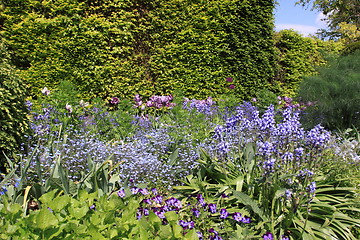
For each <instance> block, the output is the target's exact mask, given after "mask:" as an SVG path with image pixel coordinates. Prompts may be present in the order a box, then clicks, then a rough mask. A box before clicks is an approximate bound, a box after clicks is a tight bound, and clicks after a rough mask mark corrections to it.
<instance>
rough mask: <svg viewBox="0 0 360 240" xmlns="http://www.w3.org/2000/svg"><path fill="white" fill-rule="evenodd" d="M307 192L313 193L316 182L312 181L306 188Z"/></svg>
mask: <svg viewBox="0 0 360 240" xmlns="http://www.w3.org/2000/svg"><path fill="white" fill-rule="evenodd" d="M306 189H307V190H308V192H309V193H315V191H316V183H315V182H312V183H311V184H310V185H309V186H308V187H307V188H306Z"/></svg>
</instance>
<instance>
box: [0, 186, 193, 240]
mask: <svg viewBox="0 0 360 240" xmlns="http://www.w3.org/2000/svg"><path fill="white" fill-rule="evenodd" d="M39 201H40V202H39V204H40V206H41V209H40V210H38V211H30V212H29V214H28V215H27V216H22V209H21V206H20V205H19V204H8V203H6V202H5V203H4V205H0V219H1V222H2V224H1V227H0V228H1V231H0V232H1V234H0V237H1V238H2V239H8V238H12V239H24V238H26V239H29V238H31V239H39V238H40V239H60V238H63V239H94V238H95V239H154V238H155V237H156V239H191V237H194V233H195V232H193V231H192V232H193V233H188V234H189V235H188V236H187V237H185V238H182V233H181V230H182V229H181V227H180V228H175V227H174V226H176V225H177V218H176V217H175V218H169V225H162V224H161V220H160V219H159V218H158V217H157V216H156V215H155V214H154V213H152V214H151V215H150V216H149V217H148V219H147V220H145V219H142V220H140V221H139V220H137V219H136V217H135V216H136V211H137V209H138V207H139V202H138V200H137V199H136V198H135V197H130V198H126V199H121V198H119V197H118V196H116V194H113V195H111V196H110V197H107V196H102V197H98V194H97V193H96V192H95V193H92V194H89V193H87V192H86V191H81V192H79V195H78V196H77V197H76V198H71V197H70V196H69V195H61V194H59V193H58V192H57V191H51V192H48V193H46V194H44V195H43V196H42V197H41V198H40V199H39ZM195 235H196V233H195ZM192 239H194V238H192Z"/></svg>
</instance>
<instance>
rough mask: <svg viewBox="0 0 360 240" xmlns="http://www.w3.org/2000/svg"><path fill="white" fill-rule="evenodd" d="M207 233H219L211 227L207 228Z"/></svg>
mask: <svg viewBox="0 0 360 240" xmlns="http://www.w3.org/2000/svg"><path fill="white" fill-rule="evenodd" d="M209 233H214V234H215V235H219V233H218V232H217V231H216V230H215V229H213V228H210V229H209Z"/></svg>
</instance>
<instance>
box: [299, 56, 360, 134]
mask: <svg viewBox="0 0 360 240" xmlns="http://www.w3.org/2000/svg"><path fill="white" fill-rule="evenodd" d="M359 79H360V51H356V52H354V53H353V54H350V55H348V56H341V57H339V58H337V59H335V60H332V61H331V62H330V64H329V66H326V67H322V68H320V69H319V75H317V76H311V77H306V78H305V79H304V81H303V82H302V83H301V85H300V90H299V93H298V96H299V98H300V99H301V101H303V102H307V101H311V102H315V104H316V107H314V108H312V110H311V111H309V112H308V114H307V115H306V117H304V121H309V122H312V124H313V125H314V124H317V123H319V122H320V123H322V124H323V125H324V126H325V127H327V128H329V129H342V130H344V129H347V128H351V127H352V126H356V127H357V128H359V127H360V113H359V112H360V107H359V102H360V95H359V90H360V81H359Z"/></svg>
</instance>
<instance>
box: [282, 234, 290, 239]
mask: <svg viewBox="0 0 360 240" xmlns="http://www.w3.org/2000/svg"><path fill="white" fill-rule="evenodd" d="M281 240H290V238H289V237H288V236H285V235H282V236H281Z"/></svg>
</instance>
